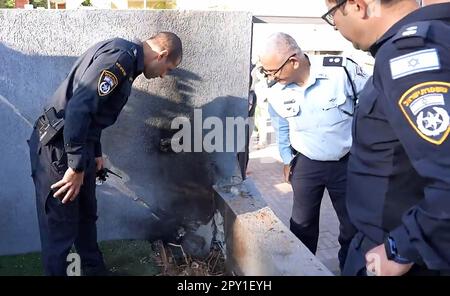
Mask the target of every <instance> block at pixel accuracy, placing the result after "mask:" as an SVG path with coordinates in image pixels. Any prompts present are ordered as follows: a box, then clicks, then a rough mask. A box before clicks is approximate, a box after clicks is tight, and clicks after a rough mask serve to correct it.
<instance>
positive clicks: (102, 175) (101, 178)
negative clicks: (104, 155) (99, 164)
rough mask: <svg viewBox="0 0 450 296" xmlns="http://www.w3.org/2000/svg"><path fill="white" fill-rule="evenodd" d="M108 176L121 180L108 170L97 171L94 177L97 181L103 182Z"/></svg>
mask: <svg viewBox="0 0 450 296" xmlns="http://www.w3.org/2000/svg"><path fill="white" fill-rule="evenodd" d="M108 174H112V175H114V176H117V177H119V178H120V179H122V176H120V175H119V174H117V173H114V172H113V171H111V170H110V169H108V168H102V169H101V170H99V171H97V173H96V176H97V178H98V180H99V181H101V182H105V181H106V178H107V177H109V176H108Z"/></svg>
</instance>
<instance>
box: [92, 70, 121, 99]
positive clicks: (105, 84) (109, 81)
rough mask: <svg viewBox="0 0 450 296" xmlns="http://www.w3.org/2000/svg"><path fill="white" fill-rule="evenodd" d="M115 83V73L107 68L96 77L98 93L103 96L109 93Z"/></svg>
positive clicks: (116, 82) (116, 81)
mask: <svg viewBox="0 0 450 296" xmlns="http://www.w3.org/2000/svg"><path fill="white" fill-rule="evenodd" d="M117 84H118V80H117V77H116V75H114V73H112V72H110V71H108V70H103V72H102V74H101V75H100V78H99V79H98V86H97V90H98V95H99V96H101V97H103V96H106V95H108V94H110V93H111V92H112V91H113V90H114V88H115V87H116V86H117Z"/></svg>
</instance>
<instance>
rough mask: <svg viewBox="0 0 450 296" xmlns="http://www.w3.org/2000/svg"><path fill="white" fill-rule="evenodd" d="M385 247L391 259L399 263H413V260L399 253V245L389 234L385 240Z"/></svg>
mask: <svg viewBox="0 0 450 296" xmlns="http://www.w3.org/2000/svg"><path fill="white" fill-rule="evenodd" d="M384 248H385V250H386V255H387V258H388V259H389V260H392V261H395V262H397V263H399V264H409V263H412V261H411V260H409V259H406V258H405V257H402V256H401V255H400V254H399V253H398V249H397V245H396V244H395V240H394V239H393V238H392V237H390V236H388V237H387V238H386V240H385V241H384Z"/></svg>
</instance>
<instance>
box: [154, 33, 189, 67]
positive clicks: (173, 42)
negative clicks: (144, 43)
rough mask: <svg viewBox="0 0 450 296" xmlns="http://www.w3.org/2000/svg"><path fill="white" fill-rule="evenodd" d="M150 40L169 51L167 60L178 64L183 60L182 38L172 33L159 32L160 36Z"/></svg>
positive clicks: (157, 35)
mask: <svg viewBox="0 0 450 296" xmlns="http://www.w3.org/2000/svg"><path fill="white" fill-rule="evenodd" d="M150 40H153V41H155V42H156V43H158V44H159V45H160V46H161V47H162V48H163V49H165V50H167V51H168V53H169V54H168V56H167V58H168V59H169V61H171V62H173V63H176V62H177V61H180V62H181V59H182V58H183V45H182V43H181V39H180V37H178V36H177V35H176V34H175V33H172V32H159V33H158V34H156V35H154V36H152V37H150Z"/></svg>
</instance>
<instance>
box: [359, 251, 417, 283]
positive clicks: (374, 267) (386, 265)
mask: <svg viewBox="0 0 450 296" xmlns="http://www.w3.org/2000/svg"><path fill="white" fill-rule="evenodd" d="M412 266H413V263H409V264H399V263H397V262H395V261H392V260H389V259H388V258H387V255H386V249H385V248H384V245H379V246H377V247H375V248H373V249H372V250H370V251H369V252H367V254H366V268H367V270H368V271H369V272H372V273H374V274H375V275H377V276H400V275H404V274H405V273H407V272H408V271H409V270H410V269H411V267H412Z"/></svg>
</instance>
